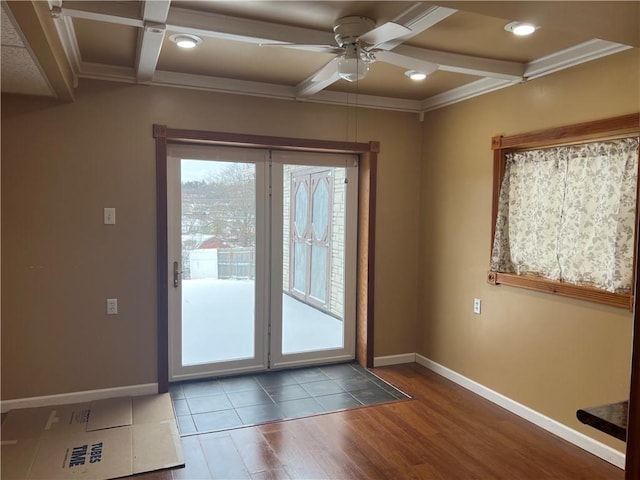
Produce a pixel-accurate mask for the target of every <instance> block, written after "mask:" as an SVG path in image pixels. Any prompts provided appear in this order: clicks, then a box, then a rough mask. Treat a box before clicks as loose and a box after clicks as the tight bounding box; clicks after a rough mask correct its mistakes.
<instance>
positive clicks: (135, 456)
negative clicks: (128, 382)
mask: <svg viewBox="0 0 640 480" xmlns="http://www.w3.org/2000/svg"><path fill="white" fill-rule="evenodd" d="M0 435H1V438H2V447H1V448H2V452H1V453H2V479H3V480H10V479H29V480H30V479H33V480H36V479H47V480H50V479H51V480H53V479H92V480H98V479H109V478H118V477H124V476H127V475H134V474H137V473H143V472H149V471H154V470H161V469H166V468H174V467H184V458H183V456H182V448H181V444H180V435H179V433H178V429H177V426H176V420H175V416H174V413H173V406H172V404H171V398H170V396H169V394H161V395H148V396H143V397H123V398H113V399H108V400H98V401H95V402H91V403H81V404H73V405H58V406H52V407H42V408H28V409H20V410H12V411H10V412H9V413H8V415H7V417H6V419H5V421H4V422H3V424H2V429H1V431H0Z"/></svg>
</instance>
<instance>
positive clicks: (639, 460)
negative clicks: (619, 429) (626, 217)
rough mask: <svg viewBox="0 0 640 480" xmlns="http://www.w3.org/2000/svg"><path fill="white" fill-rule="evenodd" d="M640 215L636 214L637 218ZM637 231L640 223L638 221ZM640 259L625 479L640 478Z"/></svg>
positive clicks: (639, 244)
mask: <svg viewBox="0 0 640 480" xmlns="http://www.w3.org/2000/svg"><path fill="white" fill-rule="evenodd" d="M638 218H640V215H637V214H636V219H638ZM636 231H640V223H639V222H637V221H636ZM638 237H640V235H638ZM636 259H640V241H637V242H636ZM638 285H640V261H636V282H635V293H634V297H635V301H634V308H633V351H632V354H631V386H630V388H629V413H628V418H627V453H626V459H625V477H624V478H625V480H637V479H638V478H640V305H639V304H638V295H640V288H639V287H638Z"/></svg>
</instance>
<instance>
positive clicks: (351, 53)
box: [337, 44, 369, 82]
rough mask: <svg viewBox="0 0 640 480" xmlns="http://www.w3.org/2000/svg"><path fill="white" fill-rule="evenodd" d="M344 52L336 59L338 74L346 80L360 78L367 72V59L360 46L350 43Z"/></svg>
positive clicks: (351, 80)
mask: <svg viewBox="0 0 640 480" xmlns="http://www.w3.org/2000/svg"><path fill="white" fill-rule="evenodd" d="M346 49H347V51H346V52H345V54H344V55H343V56H342V57H340V58H339V59H338V68H337V70H338V76H339V77H340V78H342V79H344V80H346V81H347V82H356V81H358V80H362V79H363V78H364V77H366V76H367V73H368V72H369V61H368V58H367V57H366V53H364V52H363V51H362V50H361V49H360V47H359V46H358V45H356V44H351V45H348V46H347V47H346Z"/></svg>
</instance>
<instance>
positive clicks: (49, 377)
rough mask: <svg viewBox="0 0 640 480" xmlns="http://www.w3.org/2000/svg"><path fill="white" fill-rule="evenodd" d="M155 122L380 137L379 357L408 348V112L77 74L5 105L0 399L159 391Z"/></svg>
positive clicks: (411, 126)
mask: <svg viewBox="0 0 640 480" xmlns="http://www.w3.org/2000/svg"><path fill="white" fill-rule="evenodd" d="M153 123H160V124H167V125H169V126H171V127H174V128H192V129H202V130H214V131H226V132H238V133H250V134H260V135H274V136H287V137H303V138H315V139H325V140H337V141H344V140H350V141H354V140H357V141H369V140H377V141H380V142H381V150H382V151H381V153H380V156H379V175H380V179H379V185H378V205H379V209H378V214H377V218H376V221H377V235H378V236H377V243H376V246H377V249H378V250H377V252H378V254H377V257H376V268H377V274H378V278H377V287H378V295H377V296H376V299H375V315H376V332H375V354H376V355H389V354H394V353H404V352H412V351H414V350H415V328H416V323H415V321H416V311H417V304H416V297H417V264H416V262H415V260H414V259H415V256H416V254H417V249H418V227H417V224H418V212H417V210H416V208H415V205H417V203H418V199H419V194H420V193H419V182H420V178H419V177H418V176H417V175H415V171H416V170H417V169H419V165H420V162H421V158H420V155H421V135H422V134H421V128H422V125H421V124H420V122H419V121H418V117H417V115H415V114H408V113H394V112H387V111H374V110H361V112H360V114H359V115H358V119H357V139H356V138H355V132H356V128H355V127H356V125H355V124H356V118H355V113H354V109H353V108H349V109H347V108H346V107H340V106H327V105H319V104H313V103H302V102H289V101H277V100H269V99H263V98H253V97H244V96H237V95H223V94H214V93H205V92H199V91H190V90H181V89H172V88H160V87H146V86H134V85H123V84H107V83H101V82H92V81H88V80H82V81H81V87H80V88H79V89H78V90H77V92H76V101H75V102H74V103H69V104H61V103H57V102H52V101H50V100H47V99H38V98H28V97H20V96H5V97H3V98H2V258H3V260H4V261H3V263H2V287H3V288H2V332H1V333H2V362H1V363H2V399H13V398H24V397H31V396H39V395H50V394H57V393H64V392H74V391H84V390H91V389H100V388H108V387H116V386H126V385H136V384H145V383H152V382H155V381H156V358H157V357H156V293H155V292H156V263H155V262H156V259H155V256H156V234H155V228H156V223H155V156H154V155H155V153H154V152H155V150H154V141H153V138H152V135H151V125H152V124H153ZM347 134H348V136H347ZM104 207H115V208H116V209H117V224H116V225H114V226H105V225H103V224H102V209H103V208H104ZM110 297H117V298H118V300H119V310H120V314H119V315H117V316H106V315H105V299H106V298H110Z"/></svg>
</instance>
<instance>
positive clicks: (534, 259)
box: [491, 138, 639, 293]
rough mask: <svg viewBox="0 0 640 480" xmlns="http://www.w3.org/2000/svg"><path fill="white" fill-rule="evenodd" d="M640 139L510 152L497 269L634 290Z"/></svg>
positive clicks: (493, 262) (502, 196)
mask: <svg viewBox="0 0 640 480" xmlns="http://www.w3.org/2000/svg"><path fill="white" fill-rule="evenodd" d="M638 144H639V142H638V138H624V139H619V140H611V141H605V142H594V143H588V144H581V145H575V146H566V147H555V148H549V149H540V150H528V151H524V152H518V153H512V154H508V155H507V158H506V160H507V161H506V168H505V175H504V180H503V183H502V188H501V190H500V198H499V207H498V216H497V219H496V232H495V238H494V244H493V254H492V259H491V270H492V271H497V272H508V273H516V274H519V275H536V276H541V277H544V278H547V279H550V280H558V281H566V282H569V283H572V284H577V285H590V286H594V287H597V288H601V289H603V290H606V291H609V292H616V293H628V292H629V291H630V289H631V284H632V279H633V256H634V250H635V249H634V243H633V242H634V232H635V219H636V217H635V210H636V186H637V172H638Z"/></svg>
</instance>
